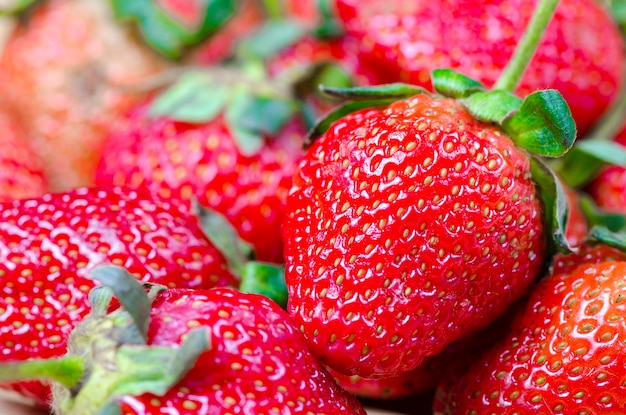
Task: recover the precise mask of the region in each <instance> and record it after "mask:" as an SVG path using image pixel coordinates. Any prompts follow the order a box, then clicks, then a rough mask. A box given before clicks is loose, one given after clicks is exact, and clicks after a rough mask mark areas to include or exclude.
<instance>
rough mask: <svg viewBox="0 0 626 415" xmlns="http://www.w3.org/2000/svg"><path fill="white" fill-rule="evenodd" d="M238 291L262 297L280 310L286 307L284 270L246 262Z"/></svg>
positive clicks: (277, 266) (275, 266)
mask: <svg viewBox="0 0 626 415" xmlns="http://www.w3.org/2000/svg"><path fill="white" fill-rule="evenodd" d="M239 291H241V292H244V293H253V294H260V295H264V296H266V297H268V298H271V299H272V300H274V302H276V303H277V304H278V305H280V306H281V307H282V308H286V307H287V284H286V283H285V268H284V267H282V266H279V265H275V264H269V263H265V262H256V261H251V262H248V263H247V264H246V265H245V266H244V267H243V270H242V273H241V284H240V286H239Z"/></svg>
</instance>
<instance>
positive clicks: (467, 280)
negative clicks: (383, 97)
mask: <svg viewBox="0 0 626 415" xmlns="http://www.w3.org/2000/svg"><path fill="white" fill-rule="evenodd" d="M287 207H288V215H287V218H288V219H287V221H286V224H285V226H284V238H285V240H286V248H285V258H286V263H287V268H286V278H287V285H288V288H289V298H290V301H289V311H290V314H291V315H292V317H293V318H294V321H295V322H296V324H297V325H298V326H299V327H300V329H301V330H302V332H303V333H304V334H305V336H306V337H307V339H308V340H309V342H310V347H311V349H312V351H313V352H314V353H315V354H316V355H317V356H318V357H319V358H320V359H321V360H322V361H323V362H324V363H325V364H327V365H328V366H330V367H332V368H334V369H335V370H337V371H339V372H341V373H344V374H359V375H360V376H363V377H390V376H397V375H399V374H400V373H402V372H405V371H407V370H412V369H414V368H416V367H417V366H419V365H420V364H421V363H422V362H423V361H424V359H425V358H426V357H428V356H432V355H435V354H437V353H438V352H439V351H441V350H442V349H443V348H444V347H445V346H446V344H448V343H450V342H451V341H454V340H456V339H458V338H460V337H461V336H463V335H464V334H466V333H468V332H470V331H473V330H476V329H479V328H481V327H484V326H486V325H487V324H488V323H489V322H490V321H491V320H492V319H493V318H494V317H496V316H497V315H498V314H499V313H501V312H502V311H503V310H504V309H505V308H506V307H507V306H508V305H509V304H510V303H511V302H512V301H513V300H514V299H516V298H518V297H519V296H521V294H522V293H523V292H524V290H525V289H526V287H527V286H528V285H529V283H530V282H531V281H532V280H533V279H534V278H535V277H536V276H537V275H538V272H539V270H540V265H541V261H542V259H543V255H544V248H545V247H544V230H543V226H542V208H541V203H540V201H539V200H538V198H537V193H536V189H535V184H534V183H533V181H532V180H531V174H530V160H529V157H528V155H527V153H525V152H524V151H523V150H520V149H518V148H517V147H515V145H514V144H513V142H512V141H511V140H510V139H509V137H507V136H506V134H504V133H503V131H502V130H501V129H499V128H497V127H494V126H492V125H489V124H486V123H482V122H479V121H477V120H475V119H474V118H473V117H472V116H471V115H470V114H469V113H468V112H467V110H466V109H465V108H464V107H463V106H462V105H460V104H459V103H458V102H456V101H455V100H452V99H446V98H440V97H430V96H428V95H425V94H420V95H415V96H413V97H411V98H408V99H403V100H398V101H395V102H393V103H392V104H390V105H389V106H387V107H386V108H382V109H376V108H371V109H365V110H360V111H357V112H354V113H352V114H349V115H347V116H345V117H343V118H341V119H340V120H339V121H336V122H335V123H334V124H332V125H331V126H330V128H329V129H328V131H327V132H326V133H325V134H324V135H322V136H321V137H320V138H319V139H318V140H317V141H315V142H314V143H313V144H312V146H311V147H310V148H309V150H308V152H307V154H306V156H305V158H304V160H303V161H302V163H301V164H300V166H299V169H298V171H297V172H296V175H295V177H294V185H293V188H292V190H291V192H290V195H289V199H288V202H287ZM486 269H488V270H489V272H485V270H486ZM486 287H488V289H485V288H486ZM442 328H445V329H442ZM416 345H419V346H418V347H416Z"/></svg>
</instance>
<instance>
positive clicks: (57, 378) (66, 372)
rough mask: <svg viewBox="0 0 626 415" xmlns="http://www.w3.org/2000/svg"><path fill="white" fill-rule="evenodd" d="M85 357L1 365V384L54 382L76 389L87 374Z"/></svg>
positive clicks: (67, 357) (66, 357)
mask: <svg viewBox="0 0 626 415" xmlns="http://www.w3.org/2000/svg"><path fill="white" fill-rule="evenodd" d="M86 366H87V365H86V363H85V359H84V357H83V356H72V355H69V356H63V357H57V358H50V359H34V360H24V361H16V362H3V363H0V382H2V383H9V382H17V381H23V380H48V381H54V382H56V383H58V384H61V385H63V386H65V387H67V388H74V387H76V386H77V385H78V384H80V382H81V381H82V380H83V377H84V376H85V373H86V372H87V367H86Z"/></svg>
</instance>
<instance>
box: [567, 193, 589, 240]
mask: <svg viewBox="0 0 626 415" xmlns="http://www.w3.org/2000/svg"><path fill="white" fill-rule="evenodd" d="M564 189H565V196H566V197H567V203H568V205H569V216H568V217H567V223H566V224H565V237H566V238H567V242H568V243H569V244H570V245H571V246H573V247H578V246H581V245H582V244H583V242H584V241H585V238H586V237H587V233H588V232H589V225H588V223H587V219H586V217H585V214H584V212H583V210H582V208H581V207H580V201H579V196H578V193H576V191H575V190H574V189H572V188H570V187H567V186H565V187H564Z"/></svg>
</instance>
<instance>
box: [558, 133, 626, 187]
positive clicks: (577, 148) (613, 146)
mask: <svg viewBox="0 0 626 415" xmlns="http://www.w3.org/2000/svg"><path fill="white" fill-rule="evenodd" d="M607 164H609V165H616V166H622V167H626V148H625V147H624V146H622V145H620V144H618V143H616V142H614V141H607V140H603V139H585V140H582V141H579V142H577V143H576V144H574V146H573V147H572V149H571V150H570V151H569V152H568V153H567V154H566V155H565V156H564V157H563V159H562V160H561V164H560V165H559V168H558V172H559V175H560V176H561V177H562V178H563V180H564V181H565V182H566V183H567V184H568V185H569V186H571V187H580V186H583V185H585V184H587V183H589V182H590V181H591V180H592V179H593V178H594V177H595V176H596V174H597V173H598V172H599V170H600V169H601V168H602V167H603V166H604V165H607Z"/></svg>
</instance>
